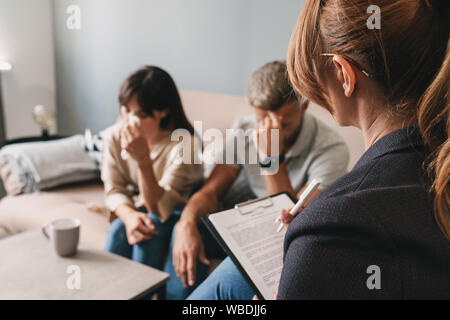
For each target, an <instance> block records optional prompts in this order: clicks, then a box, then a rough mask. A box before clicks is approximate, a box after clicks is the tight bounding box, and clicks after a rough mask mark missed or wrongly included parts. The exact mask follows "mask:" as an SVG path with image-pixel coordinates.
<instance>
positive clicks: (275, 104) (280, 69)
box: [246, 61, 299, 110]
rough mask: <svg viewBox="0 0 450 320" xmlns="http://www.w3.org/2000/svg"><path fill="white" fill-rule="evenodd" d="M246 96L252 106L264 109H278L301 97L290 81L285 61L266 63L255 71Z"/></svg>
mask: <svg viewBox="0 0 450 320" xmlns="http://www.w3.org/2000/svg"><path fill="white" fill-rule="evenodd" d="M246 96H247V100H248V102H249V103H250V105H251V106H253V107H255V108H259V109H263V110H277V109H278V108H280V107H281V106H283V105H285V104H286V103H288V102H295V101H298V98H299V97H298V96H297V95H296V94H295V92H294V90H293V88H292V86H291V83H290V81H289V78H288V74H287V68H286V62H285V61H273V62H269V63H266V64H265V65H263V66H262V67H260V68H259V69H257V70H256V71H255V72H253V74H252V76H251V77H250V80H249V81H248V85H247V91H246Z"/></svg>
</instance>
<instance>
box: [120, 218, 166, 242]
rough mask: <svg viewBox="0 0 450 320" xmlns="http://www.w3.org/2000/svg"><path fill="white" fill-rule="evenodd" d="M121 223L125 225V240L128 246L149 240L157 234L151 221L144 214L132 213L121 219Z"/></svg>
mask: <svg viewBox="0 0 450 320" xmlns="http://www.w3.org/2000/svg"><path fill="white" fill-rule="evenodd" d="M122 221H123V224H124V225H125V230H126V233H127V239H128V243H129V244H130V245H135V244H138V243H140V242H142V241H145V240H150V239H151V238H153V237H154V236H155V235H157V234H158V231H157V230H156V228H155V225H154V224H153V222H152V220H151V219H150V218H149V217H148V216H147V215H146V214H145V213H142V212H139V211H135V212H132V213H130V214H128V215H127V216H126V217H125V218H123V220H122Z"/></svg>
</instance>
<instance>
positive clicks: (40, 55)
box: [0, 0, 55, 139]
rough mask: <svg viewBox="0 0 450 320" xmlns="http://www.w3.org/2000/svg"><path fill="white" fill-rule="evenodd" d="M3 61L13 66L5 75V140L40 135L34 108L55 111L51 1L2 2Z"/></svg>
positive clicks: (0, 47)
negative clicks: (40, 106) (43, 107)
mask: <svg viewBox="0 0 450 320" xmlns="http://www.w3.org/2000/svg"><path fill="white" fill-rule="evenodd" d="M0 60H5V61H8V62H10V63H11V64H12V70H11V71H9V72H8V73H5V74H2V80H3V81H2V82H3V94H4V109H5V110H4V113H5V126H6V137H7V138H10V139H11V138H16V137H21V136H29V135H36V134H40V128H39V127H38V126H37V125H36V124H35V123H34V121H33V119H32V109H33V107H34V106H35V105H37V104H43V105H47V106H50V107H51V108H52V109H53V110H54V109H55V69H54V67H55V66H54V63H55V60H54V46H53V26H52V3H51V0H33V1H30V0H0Z"/></svg>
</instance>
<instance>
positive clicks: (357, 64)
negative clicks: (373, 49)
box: [321, 53, 373, 78]
mask: <svg viewBox="0 0 450 320" xmlns="http://www.w3.org/2000/svg"><path fill="white" fill-rule="evenodd" d="M335 55H337V54H336V53H322V54H321V56H326V57H334V56H335ZM340 56H342V57H343V58H345V59H346V60H348V61H349V62H350V63H351V64H353V65H354V66H355V67H356V68H357V69H358V70H359V71H361V72H362V73H363V74H364V75H365V76H366V77H368V78H373V75H371V74H370V73H369V72H367V71H366V70H365V69H364V68H363V67H362V66H361V65H360V64H359V63H358V62H356V61H355V60H353V59H352V58H350V57H348V56H345V55H342V54H340Z"/></svg>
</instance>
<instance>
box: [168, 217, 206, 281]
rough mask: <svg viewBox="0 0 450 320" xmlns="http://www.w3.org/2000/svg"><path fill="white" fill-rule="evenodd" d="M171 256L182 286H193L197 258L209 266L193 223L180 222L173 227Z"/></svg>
mask: <svg viewBox="0 0 450 320" xmlns="http://www.w3.org/2000/svg"><path fill="white" fill-rule="evenodd" d="M172 255H173V257H172V258H173V265H174V268H175V272H176V274H177V276H178V277H179V278H180V279H181V281H182V282H183V286H184V287H187V286H193V285H194V283H195V270H196V264H197V258H198V259H200V261H201V262H202V263H204V264H206V265H209V264H210V261H209V260H208V259H207V258H206V255H205V247H204V245H203V241H202V238H201V236H200V233H199V232H198V228H197V225H196V224H195V223H191V222H184V221H181V220H180V221H179V222H178V223H177V224H176V225H175V241H174V245H173V252H172Z"/></svg>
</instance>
